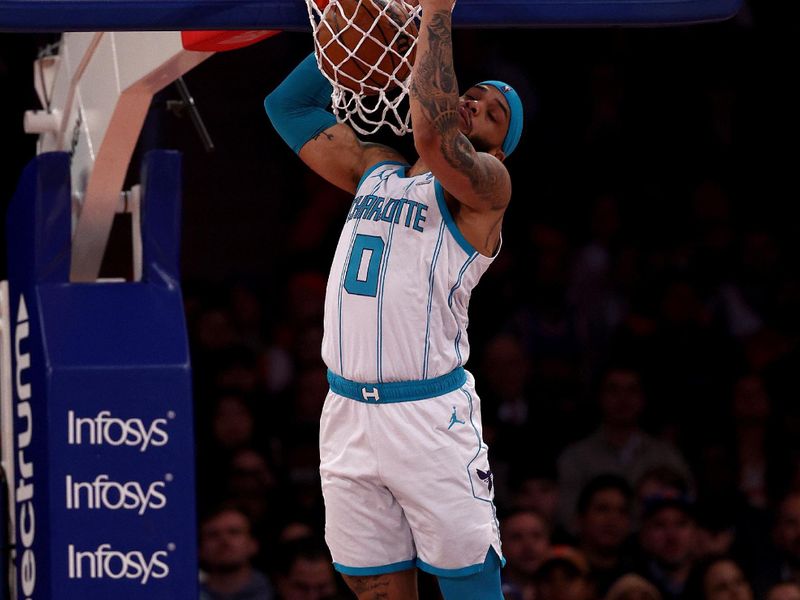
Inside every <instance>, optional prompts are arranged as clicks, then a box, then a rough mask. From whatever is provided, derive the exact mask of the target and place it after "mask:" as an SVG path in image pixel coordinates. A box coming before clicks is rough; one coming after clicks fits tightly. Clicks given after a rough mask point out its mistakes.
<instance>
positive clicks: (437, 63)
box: [411, 0, 511, 212]
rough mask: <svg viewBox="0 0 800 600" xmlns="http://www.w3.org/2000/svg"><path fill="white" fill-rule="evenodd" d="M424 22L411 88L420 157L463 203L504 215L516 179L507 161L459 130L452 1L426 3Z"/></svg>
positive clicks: (423, 5)
mask: <svg viewBox="0 0 800 600" xmlns="http://www.w3.org/2000/svg"><path fill="white" fill-rule="evenodd" d="M420 3H421V4H422V22H421V24H420V33H419V39H418V41H417V58H416V60H415V63H414V71H413V80H412V86H411V122H412V127H413V130H414V145H415V146H416V149H417V152H419V155H420V158H421V159H422V160H423V161H424V162H425V163H426V164H427V166H428V167H429V168H430V169H431V172H432V173H433V174H434V176H435V177H436V178H437V179H438V180H439V181H440V183H441V184H442V187H444V188H445V190H447V191H448V192H449V194H450V195H452V196H453V197H454V198H455V199H456V200H457V201H458V202H459V203H461V204H462V205H466V206H467V207H469V208H471V209H473V210H476V211H479V212H485V211H502V210H504V209H505V207H506V205H507V204H508V201H509V199H510V197H511V180H510V178H509V175H508V171H506V168H505V167H504V166H503V164H502V162H501V161H500V160H498V158H497V157H495V156H493V155H492V154H488V153H485V152H477V151H476V150H475V148H474V147H473V145H472V143H471V142H470V140H469V139H468V138H467V136H466V135H464V134H463V133H462V132H461V130H460V128H459V124H460V117H459V110H458V107H459V96H458V82H457V81H456V75H455V71H454V69H453V40H452V35H451V5H452V3H451V0H421V2H420Z"/></svg>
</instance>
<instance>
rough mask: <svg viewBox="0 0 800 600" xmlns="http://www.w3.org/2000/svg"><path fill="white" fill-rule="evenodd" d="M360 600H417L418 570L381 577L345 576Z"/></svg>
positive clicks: (385, 574)
mask: <svg viewBox="0 0 800 600" xmlns="http://www.w3.org/2000/svg"><path fill="white" fill-rule="evenodd" d="M343 577H344V580H345V583H347V586H348V587H349V588H350V589H351V590H352V591H353V593H354V594H355V595H356V596H358V600H375V599H376V598H381V600H417V570H416V569H407V570H405V571H396V572H394V573H383V574H381V575H364V576H361V575H358V576H357V575H343Z"/></svg>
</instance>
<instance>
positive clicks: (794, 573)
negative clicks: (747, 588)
mask: <svg viewBox="0 0 800 600" xmlns="http://www.w3.org/2000/svg"><path fill="white" fill-rule="evenodd" d="M772 541H773V547H772V548H770V549H769V552H765V553H763V554H762V555H761V556H759V557H758V563H757V565H756V569H755V576H754V580H753V583H754V587H755V589H756V594H757V595H759V596H761V595H763V594H764V593H765V592H766V590H767V589H769V588H770V587H772V586H773V585H775V584H776V583H779V582H785V581H791V582H796V583H800V492H798V491H793V492H789V493H788V494H787V495H786V496H785V497H784V498H783V499H782V500H781V501H780V503H779V504H778V507H777V510H776V514H775V523H774V525H773V527H772Z"/></svg>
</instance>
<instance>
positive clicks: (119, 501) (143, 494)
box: [66, 473, 172, 516]
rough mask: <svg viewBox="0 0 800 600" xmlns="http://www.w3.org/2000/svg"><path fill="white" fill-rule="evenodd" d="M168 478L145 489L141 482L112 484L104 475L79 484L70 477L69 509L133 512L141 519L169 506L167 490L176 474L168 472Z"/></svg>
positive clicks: (68, 482) (67, 483) (67, 484)
mask: <svg viewBox="0 0 800 600" xmlns="http://www.w3.org/2000/svg"><path fill="white" fill-rule="evenodd" d="M164 479H165V480H166V481H154V482H152V483H151V484H150V485H147V486H145V485H142V484H141V483H140V482H138V481H123V482H119V481H112V480H111V479H110V478H109V476H108V475H106V474H104V473H103V474H100V475H98V476H97V477H95V478H94V480H93V481H75V479H73V477H72V475H67V477H66V487H67V510H82V509H88V510H131V511H136V513H138V514H139V516H141V515H143V514H144V513H145V512H147V511H148V510H159V509H161V508H164V507H165V506H166V505H167V496H166V494H165V493H164V489H165V488H166V487H167V481H171V480H172V474H171V473H167V475H166V476H165V478H164Z"/></svg>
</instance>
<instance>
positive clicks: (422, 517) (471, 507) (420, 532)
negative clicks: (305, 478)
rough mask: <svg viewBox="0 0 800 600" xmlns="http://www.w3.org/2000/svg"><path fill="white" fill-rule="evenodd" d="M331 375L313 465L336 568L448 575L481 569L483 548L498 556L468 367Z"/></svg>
mask: <svg viewBox="0 0 800 600" xmlns="http://www.w3.org/2000/svg"><path fill="white" fill-rule="evenodd" d="M328 381H329V383H330V384H331V391H330V392H329V393H328V396H327V398H326V400H325V407H324V408H323V411H322V421H321V425H320V457H321V465H320V473H321V476H322V493H323V496H324V498H325V517H326V524H325V540H326V542H327V544H328V547H329V548H330V551H331V555H332V557H333V561H334V566H335V568H336V569H337V570H338V571H340V572H341V573H344V574H346V575H377V574H381V573H390V572H393V571H401V570H404V569H409V568H412V567H415V566H416V567H419V568H420V569H422V570H424V571H427V572H429V573H432V574H434V575H442V576H450V577H454V576H464V575H470V574H472V573H476V572H478V571H480V570H481V569H482V567H483V564H484V560H485V559H486V555H487V553H488V551H489V549H490V548H494V550H495V551H496V552H497V555H498V556H499V557H500V558H501V560H502V552H501V548H500V536H499V529H498V523H497V518H496V514H495V507H494V502H493V499H494V490H493V481H492V474H491V470H490V469H489V462H488V458H487V452H488V448H487V446H486V444H484V443H483V439H482V428H481V417H480V400H479V399H478V396H477V394H476V393H475V389H474V379H473V377H472V375H471V374H469V373H468V372H466V371H465V370H464V369H456V370H455V371H453V372H452V373H450V374H448V375H444V376H442V377H439V378H436V379H432V380H426V381H414V382H399V383H389V384H360V383H355V382H352V381H348V380H345V379H343V378H341V377H338V376H337V375H334V374H333V373H329V374H328ZM431 394H433V397H426V396H429V395H431Z"/></svg>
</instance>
